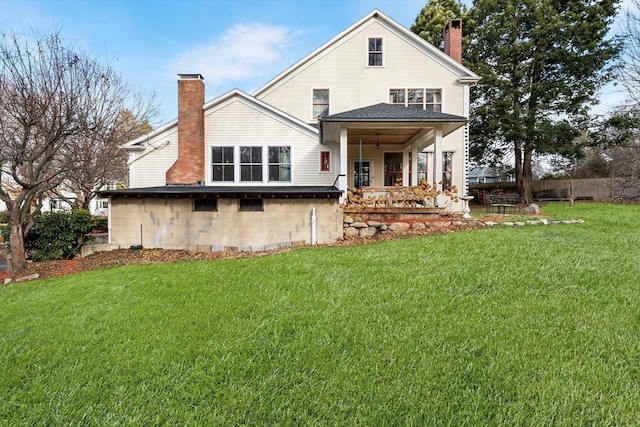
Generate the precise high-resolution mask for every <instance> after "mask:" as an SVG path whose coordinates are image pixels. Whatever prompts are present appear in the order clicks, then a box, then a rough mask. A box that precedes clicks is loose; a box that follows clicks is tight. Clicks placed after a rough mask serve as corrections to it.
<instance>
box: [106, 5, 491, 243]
mask: <svg viewBox="0 0 640 427" xmlns="http://www.w3.org/2000/svg"><path fill="white" fill-rule="evenodd" d="M461 41H462V28H461V22H460V21H459V20H453V21H451V22H450V23H449V24H448V26H447V29H446V30H445V52H446V53H445V52H443V51H440V50H439V49H437V48H435V47H434V46H432V45H430V44H428V43H426V42H425V41H424V40H422V39H421V38H419V37H418V36H416V35H415V34H413V33H412V32H410V31H409V30H408V29H406V28H404V27H402V26H401V25H399V24H398V23H397V22H395V21H393V20H392V19H391V18H389V17H387V16H386V15H384V14H383V13H382V12H380V11H377V10H374V11H372V12H371V13H369V14H367V15H366V16H365V17H363V18H362V19H360V20H359V21H358V22H356V23H354V24H353V25H352V26H350V27H349V28H347V29H346V30H344V31H343V32H341V33H340V34H338V35H337V36H335V37H334V38H333V39H331V40H330V41H328V42H327V43H325V44H324V45H323V46H321V47H320V48H318V49H317V50H315V51H313V52H311V53H310V54H309V55H307V56H306V57H304V58H302V59H301V60H300V61H298V62H297V63H295V64H294V65H292V66H291V67H289V68H288V69H286V70H284V71H283V72H282V73H281V74H279V75H278V76H276V77H275V78H274V79H272V80H271V81H269V82H267V83H266V84H265V85H264V86H262V87H260V88H259V89H257V90H256V91H255V92H253V93H252V94H248V93H245V92H243V91H241V90H232V91H230V92H228V93H225V94H222V95H220V96H219V97H217V98H215V99H212V100H210V101H208V102H205V99H204V78H203V77H202V76H201V75H200V74H181V75H179V79H178V118H177V120H175V121H173V122H171V123H168V124H166V125H164V126H162V127H160V128H158V129H156V130H154V131H153V132H151V133H150V134H148V135H144V136H142V137H140V138H137V139H135V140H133V141H130V142H128V143H126V144H125V145H124V147H125V149H126V150H127V151H128V152H129V154H130V161H129V163H130V180H129V182H130V187H131V188H128V189H123V190H113V191H105V192H102V194H101V196H102V197H108V198H109V199H110V203H109V204H108V206H109V211H110V212H109V218H110V242H111V244H112V245H115V246H120V247H127V246H130V245H143V246H145V247H163V248H182V249H191V250H202V251H209V250H219V249H224V248H228V247H234V248H236V249H239V250H260V249H269V248H271V247H276V246H279V245H288V244H295V243H297V242H304V243H325V242H331V241H334V240H336V239H338V238H339V237H341V236H342V233H343V218H342V217H343V212H342V207H343V204H344V203H345V201H346V200H347V194H348V191H349V190H353V189H363V190H369V191H372V192H375V191H378V192H381V191H382V192H383V191H385V189H392V188H398V187H410V186H416V185H418V184H420V183H425V182H426V183H429V184H430V185H431V186H432V187H433V188H435V189H436V190H437V191H443V190H447V189H453V191H457V192H458V194H459V195H462V194H461V193H462V192H464V191H465V188H466V185H467V172H466V171H467V166H466V165H467V155H468V129H467V122H468V116H469V92H470V87H472V86H473V85H475V84H476V83H477V81H478V80H479V77H478V76H477V75H476V74H474V73H473V72H472V71H470V70H469V69H467V68H465V67H464V66H463V65H462V64H461V55H462V52H461ZM448 208H449V209H450V210H451V211H462V203H461V202H453V203H450V204H449V206H448Z"/></svg>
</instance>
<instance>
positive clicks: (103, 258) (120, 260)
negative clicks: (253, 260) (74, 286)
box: [0, 216, 504, 284]
mask: <svg viewBox="0 0 640 427" xmlns="http://www.w3.org/2000/svg"><path fill="white" fill-rule="evenodd" d="M491 219H493V218H492V217H490V216H487V217H486V218H483V219H482V220H483V221H488V220H491ZM495 219H498V216H496V218H495ZM502 219H504V217H502ZM468 228H470V226H468V225H464V226H460V225H451V226H446V227H443V226H439V227H429V228H426V229H424V230H409V231H406V232H403V233H378V234H376V235H374V236H373V237H368V238H349V239H341V240H338V241H337V242H334V243H331V244H328V245H324V246H355V245H362V244H367V243H372V242H379V241H384V240H391V239H399V238H405V237H411V236H421V235H433V234H442V233H448V232H452V231H456V230H460V229H468ZM300 247H304V246H297V247H295V248H283V249H277V250H273V251H266V252H235V251H221V252H191V251H185V250H169V249H139V250H132V249H115V250H112V251H105V252H96V253H94V254H92V255H89V256H88V257H85V258H75V259H72V260H55V261H43V262H29V263H28V265H27V267H26V268H24V269H23V270H21V271H19V272H17V273H16V274H13V279H19V278H22V277H26V276H30V275H33V274H38V276H39V278H46V277H56V276H63V275H68V274H74V273H79V272H83V271H91V270H101V269H105V268H111V267H117V266H121V265H134V264H151V263H167V262H178V261H190V260H218V259H234V258H249V257H260V256H266V255H271V254H274V253H278V252H284V251H290V250H295V249H297V248H300ZM6 277H7V274H6V272H0V284H1V283H2V282H3V281H4V279H5V278H6Z"/></svg>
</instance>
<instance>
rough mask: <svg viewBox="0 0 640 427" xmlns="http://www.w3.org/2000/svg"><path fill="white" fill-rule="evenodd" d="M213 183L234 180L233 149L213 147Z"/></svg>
mask: <svg viewBox="0 0 640 427" xmlns="http://www.w3.org/2000/svg"><path fill="white" fill-rule="evenodd" d="M211 164H212V166H213V171H212V174H211V177H212V181H222V182H225V181H231V182H233V179H234V162H233V147H211Z"/></svg>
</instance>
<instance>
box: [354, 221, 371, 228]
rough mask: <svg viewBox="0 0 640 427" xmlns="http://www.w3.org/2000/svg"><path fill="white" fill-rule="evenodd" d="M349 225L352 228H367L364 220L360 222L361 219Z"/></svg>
mask: <svg viewBox="0 0 640 427" xmlns="http://www.w3.org/2000/svg"><path fill="white" fill-rule="evenodd" d="M351 226H352V227H353V228H368V227H369V226H368V225H367V223H366V222H362V221H356V222H354V223H353V224H351Z"/></svg>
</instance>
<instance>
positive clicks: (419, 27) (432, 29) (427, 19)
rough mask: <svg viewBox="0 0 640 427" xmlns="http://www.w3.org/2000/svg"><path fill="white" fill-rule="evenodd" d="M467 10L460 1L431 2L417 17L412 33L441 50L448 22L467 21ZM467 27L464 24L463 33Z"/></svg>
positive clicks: (434, 0)
mask: <svg viewBox="0 0 640 427" xmlns="http://www.w3.org/2000/svg"><path fill="white" fill-rule="evenodd" d="M465 9H466V8H465V6H464V5H463V4H462V3H461V2H460V1H458V0H429V1H427V3H426V4H425V6H424V7H423V8H422V10H421V11H420V13H419V14H418V16H416V20H415V22H414V24H413V25H412V26H411V31H412V32H414V33H415V34H417V35H419V36H420V37H422V38H423V39H424V40H426V41H428V42H429V43H431V44H432V45H434V46H435V47H438V48H439V47H441V45H442V43H444V37H443V34H444V27H445V25H446V24H447V22H449V20H450V19H454V18H463V20H466V17H465V16H464V15H465V13H464V12H465ZM465 25H466V24H465V23H464V22H463V25H462V31H463V32H464V31H465Z"/></svg>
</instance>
